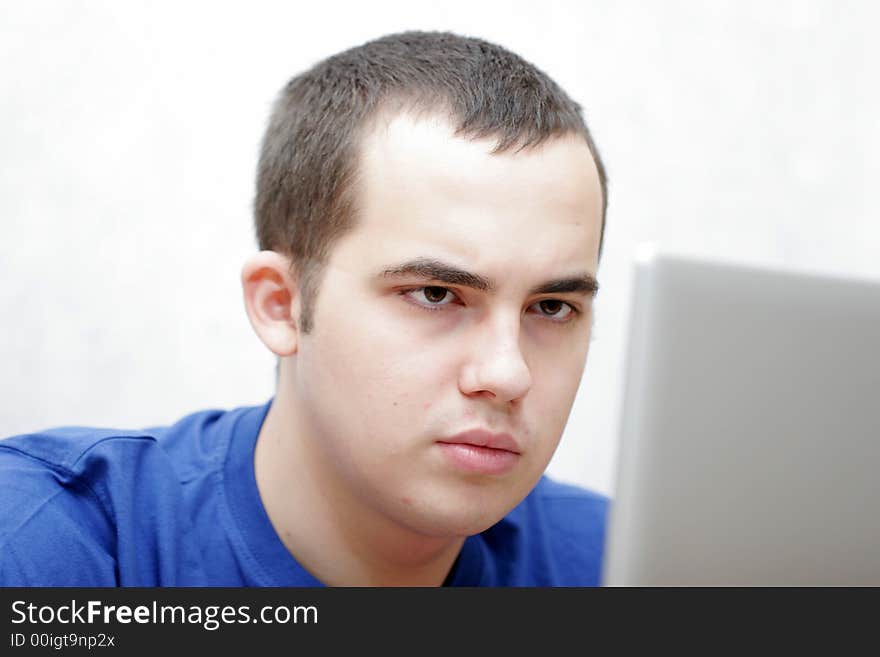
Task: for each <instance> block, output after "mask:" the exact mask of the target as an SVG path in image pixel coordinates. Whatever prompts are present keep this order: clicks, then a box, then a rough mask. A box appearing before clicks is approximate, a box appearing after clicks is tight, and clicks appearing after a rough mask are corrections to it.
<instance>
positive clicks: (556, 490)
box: [521, 475, 610, 527]
mask: <svg viewBox="0 0 880 657" xmlns="http://www.w3.org/2000/svg"><path fill="white" fill-rule="evenodd" d="M609 504H610V499H609V498H608V497H607V496H606V495H603V494H602V493H599V492H597V491H595V490H591V489H588V488H584V487H582V486H577V485H574V484H569V483H564V482H561V481H557V480H555V479H552V478H550V477H548V476H546V475H545V476H543V477H541V479H540V481H538V484H537V485H536V486H535V488H534V489H532V492H531V493H529V495H528V496H527V497H526V499H525V500H523V503H522V505H521V506H525V507H526V508H531V509H533V510H538V511H539V512H541V513H543V514H546V515H548V516H549V517H551V518H555V517H559V518H561V519H565V518H566V517H567V516H568V515H569V514H576V516H577V519H578V522H577V523H576V524H577V525H578V526H581V527H583V526H584V521H590V522H594V523H595V522H601V523H604V522H605V517H606V515H607V513H608V506H609Z"/></svg>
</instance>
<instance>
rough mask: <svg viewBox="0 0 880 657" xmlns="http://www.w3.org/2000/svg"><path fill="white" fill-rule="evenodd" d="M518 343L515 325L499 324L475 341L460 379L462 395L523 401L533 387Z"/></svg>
mask: <svg viewBox="0 0 880 657" xmlns="http://www.w3.org/2000/svg"><path fill="white" fill-rule="evenodd" d="M519 342H520V327H519V322H518V321H517V322H516V323H515V324H514V323H513V322H507V323H502V322H500V321H499V322H497V323H496V325H495V326H494V327H491V328H490V329H489V330H487V331H485V335H484V336H483V337H482V339H477V340H474V342H473V345H472V349H471V350H470V356H469V358H468V359H467V360H466V361H465V363H464V365H463V367H462V369H461V374H460V376H459V389H460V390H461V392H462V393H463V394H465V395H469V396H474V395H482V396H485V397H489V398H492V399H495V400H497V401H499V402H504V403H506V402H512V401H516V400H519V399H522V398H523V397H524V396H525V395H526V393H527V392H528V391H529V389H530V388H531V387H532V374H531V371H530V370H529V366H528V364H527V363H526V360H525V358H524V357H523V353H522V349H521V347H520V344H519Z"/></svg>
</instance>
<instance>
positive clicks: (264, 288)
mask: <svg viewBox="0 0 880 657" xmlns="http://www.w3.org/2000/svg"><path fill="white" fill-rule="evenodd" d="M241 288H242V291H243V292H244V305H245V308H246V309H247V314H248V319H250V321H251V326H253V327H254V331H255V332H256V334H257V336H258V337H259V338H260V340H262V342H263V344H264V345H266V346H267V347H268V348H269V350H270V351H271V352H272V353H274V354H275V355H277V356H282V357H283V356H290V355H292V354H295V353H296V350H297V345H298V338H299V331H298V330H297V325H298V319H299V313H300V295H299V289H298V287H297V285H296V281H295V280H294V279H293V276H291V274H290V259H289V258H287V257H285V256H283V255H281V254H280V253H277V252H275V251H260V252H259V253H257V254H255V255H253V256H251V257H250V258H248V259H247V261H246V262H245V263H244V266H243V267H242V269H241Z"/></svg>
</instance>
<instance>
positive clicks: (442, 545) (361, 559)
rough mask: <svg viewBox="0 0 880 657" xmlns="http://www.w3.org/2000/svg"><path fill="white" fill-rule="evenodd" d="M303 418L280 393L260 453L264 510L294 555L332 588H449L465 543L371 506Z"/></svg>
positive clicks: (261, 437) (259, 478)
mask: <svg viewBox="0 0 880 657" xmlns="http://www.w3.org/2000/svg"><path fill="white" fill-rule="evenodd" d="M282 390H283V388H282V386H280V385H279V394H281V391H282ZM301 417H303V414H302V413H299V412H298V409H297V407H296V403H295V400H294V399H289V398H281V397H279V396H276V398H275V401H274V402H273V404H272V407H271V408H270V409H269V413H268V415H267V416H266V420H265V422H264V423H263V426H262V428H261V430H260V435H259V436H258V438H257V446H256V453H255V455H254V468H255V474H256V479H257V488H258V490H259V492H260V497H261V499H262V501H263V506H264V507H265V509H266V513H267V515H268V516H269V519H270V521H271V522H272V525H273V527H274V528H275V531H276V532H277V533H278V536H279V537H280V539H281V541H282V542H283V543H284V545H285V547H287V549H288V550H289V551H290V553H291V554H292V555H293V556H294V558H295V559H296V560H297V561H298V562H299V563H300V565H302V566H303V567H304V568H305V569H306V570H308V571H309V572H310V573H311V574H312V575H314V576H315V577H316V578H318V579H319V580H320V581H322V582H323V583H325V584H327V585H330V586H439V585H440V584H442V583H443V581H444V579H445V578H446V576H447V575H448V573H449V570H450V569H451V567H452V564H453V563H454V561H455V559H456V557H457V556H458V553H459V551H460V550H461V546H462V544H463V542H464V538H462V537H448V536H446V537H436V536H426V535H424V534H421V533H419V532H416V531H414V530H412V529H410V528H408V527H405V526H402V525H401V524H400V523H397V522H395V521H394V519H393V518H390V517H388V516H387V515H385V514H383V513H382V512H381V511H380V510H378V509H375V508H372V507H370V506H369V505H367V504H366V503H365V502H364V501H363V497H364V496H359V495H357V493H356V491H353V490H351V486H350V484H348V482H346V480H345V479H344V475H342V474H341V473H339V472H338V471H337V469H336V468H334V464H332V463H327V462H326V458H323V454H322V452H321V450H319V449H317V448H316V443H315V441H318V440H320V438H321V437H320V436H318V435H316V434H315V433H314V432H312V431H310V428H309V427H308V426H303V423H302V422H298V421H297V420H298V419H299V418H301Z"/></svg>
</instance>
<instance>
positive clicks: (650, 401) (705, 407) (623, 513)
mask: <svg viewBox="0 0 880 657" xmlns="http://www.w3.org/2000/svg"><path fill="white" fill-rule="evenodd" d="M606 540H607V543H606V550H605V560H604V569H603V584H605V585H608V586H658V585H659V586H865V585H871V586H876V585H880V281H870V280H848V279H844V278H836V277H830V276H823V275H817V274H805V273H792V272H782V271H770V270H762V269H758V268H754V267H745V266H737V265H730V264H713V263H709V262H701V261H698V260H691V259H686V258H681V257H675V256H671V255H663V254H662V253H656V252H654V253H651V252H650V251H647V252H645V253H644V254H643V255H642V256H641V257H639V258H638V259H637V264H636V280H635V288H634V297H633V301H632V312H631V326H630V335H629V345H628V357H627V370H626V388H625V395H624V404H623V417H622V422H621V435H620V443H619V452H618V475H617V480H616V484H615V491H614V492H613V502H612V505H611V514H610V518H609V527H608V532H607V539H606Z"/></svg>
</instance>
